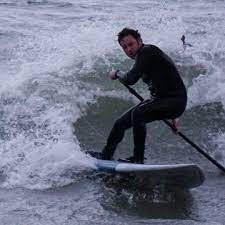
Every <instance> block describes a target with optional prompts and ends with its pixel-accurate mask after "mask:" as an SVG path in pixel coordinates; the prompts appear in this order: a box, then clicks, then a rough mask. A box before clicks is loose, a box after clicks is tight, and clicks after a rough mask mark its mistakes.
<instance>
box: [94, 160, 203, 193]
mask: <svg viewBox="0 0 225 225" xmlns="http://www.w3.org/2000/svg"><path fill="white" fill-rule="evenodd" d="M95 165H96V170H98V171H101V172H106V173H117V174H129V175H130V174H132V175H134V176H136V177H140V178H142V179H143V178H144V179H148V180H149V181H150V182H154V183H157V182H158V183H162V184H166V185H173V186H174V185H175V186H179V187H181V188H185V189H190V188H195V187H198V186H200V185H201V184H202V183H203V182H204V179H205V178H204V174H203V172H202V170H201V168H200V167H198V166H197V165H195V164H172V165H149V164H135V163H125V162H119V161H111V160H101V159H96V162H95Z"/></svg>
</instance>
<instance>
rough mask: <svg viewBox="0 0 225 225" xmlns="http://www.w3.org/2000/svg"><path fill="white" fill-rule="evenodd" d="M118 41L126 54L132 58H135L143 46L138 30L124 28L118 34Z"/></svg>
mask: <svg viewBox="0 0 225 225" xmlns="http://www.w3.org/2000/svg"><path fill="white" fill-rule="evenodd" d="M118 42H119V44H120V46H121V47H122V48H123V50H124V52H125V53H126V55H127V56H128V57H130V58H132V59H134V58H135V56H136V54H137V51H138V50H139V48H140V47H141V46H142V39H141V35H140V33H139V32H138V30H133V29H130V28H124V29H123V30H122V31H120V32H119V34H118Z"/></svg>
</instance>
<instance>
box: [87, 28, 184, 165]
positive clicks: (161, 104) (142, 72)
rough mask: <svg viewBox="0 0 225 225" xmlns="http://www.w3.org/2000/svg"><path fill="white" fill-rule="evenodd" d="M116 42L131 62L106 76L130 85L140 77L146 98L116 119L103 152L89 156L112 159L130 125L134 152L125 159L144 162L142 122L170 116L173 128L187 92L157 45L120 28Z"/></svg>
mask: <svg viewBox="0 0 225 225" xmlns="http://www.w3.org/2000/svg"><path fill="white" fill-rule="evenodd" d="M118 42H119V44H120V46H121V47H122V49H123V51H124V52H125V54H126V55H127V56H128V57H129V58H131V59H133V60H135V63H134V65H133V67H132V68H131V70H129V71H128V72H123V71H121V70H119V69H117V70H115V69H112V71H111V72H110V73H109V77H110V79H112V80H116V79H119V80H120V82H122V83H124V84H126V85H133V84H135V83H136V82H137V81H138V80H139V79H140V78H141V79H142V81H143V82H144V83H145V84H146V85H147V87H148V89H149V91H150V98H149V99H146V100H144V101H142V102H141V103H139V104H137V105H135V106H134V107H132V108H131V109H129V110H128V111H127V112H125V113H124V114H123V115H122V116H121V117H120V118H118V119H117V120H116V121H115V123H114V126H113V128H112V130H111V132H110V134H109V136H108V139H107V144H106V146H105V147H104V149H103V151H102V152H101V153H95V154H91V155H92V156H94V157H96V158H100V159H106V160H110V159H112V157H113V154H114V152H115V150H116V147H117V145H118V144H119V143H120V142H121V141H122V139H123V136H124V133H125V131H126V130H127V129H129V128H133V141H134V151H133V156H132V157H130V158H129V160H130V162H135V163H144V150H145V137H146V123H149V122H152V121H155V120H163V119H172V124H173V126H174V129H175V130H177V129H178V119H177V118H178V117H180V116H181V115H182V113H183V112H184V110H185V107H186V102H187V93H186V89H185V86H184V83H183V81H182V79H181V77H180V75H179V73H178V71H177V69H176V66H175V64H174V62H173V61H172V59H171V58H170V57H169V56H168V55H166V54H165V53H164V52H163V51H162V50H160V49H159V48H158V47H156V46H154V45H151V44H144V43H143V41H142V38H141V35H140V33H139V32H138V31H137V30H134V29H130V28H124V29H123V30H122V31H121V32H119V34H118Z"/></svg>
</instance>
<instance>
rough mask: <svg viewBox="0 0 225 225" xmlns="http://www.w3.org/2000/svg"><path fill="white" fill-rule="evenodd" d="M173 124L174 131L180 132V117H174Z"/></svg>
mask: <svg viewBox="0 0 225 225" xmlns="http://www.w3.org/2000/svg"><path fill="white" fill-rule="evenodd" d="M172 125H173V131H174V132H175V133H177V132H178V128H179V126H180V123H179V119H178V118H176V119H173V120H172Z"/></svg>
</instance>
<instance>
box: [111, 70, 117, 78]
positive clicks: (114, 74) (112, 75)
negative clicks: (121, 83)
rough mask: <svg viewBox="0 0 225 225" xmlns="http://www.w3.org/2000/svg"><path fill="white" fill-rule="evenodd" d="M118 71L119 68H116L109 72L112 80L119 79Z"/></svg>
mask: <svg viewBox="0 0 225 225" xmlns="http://www.w3.org/2000/svg"><path fill="white" fill-rule="evenodd" d="M116 72H117V70H115V69H112V70H111V72H109V78H110V79H111V80H116V79H117V76H116Z"/></svg>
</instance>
